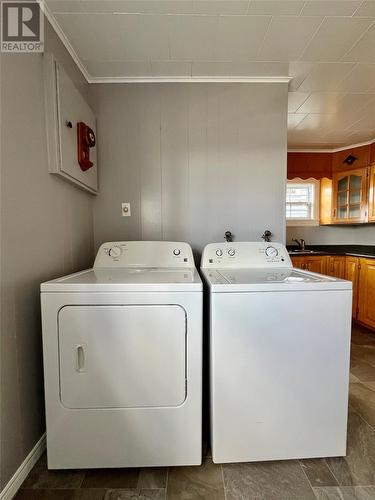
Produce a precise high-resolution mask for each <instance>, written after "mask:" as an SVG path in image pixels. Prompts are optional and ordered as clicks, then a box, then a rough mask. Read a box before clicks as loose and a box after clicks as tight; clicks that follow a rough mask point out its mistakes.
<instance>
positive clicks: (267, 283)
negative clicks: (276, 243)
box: [202, 268, 352, 292]
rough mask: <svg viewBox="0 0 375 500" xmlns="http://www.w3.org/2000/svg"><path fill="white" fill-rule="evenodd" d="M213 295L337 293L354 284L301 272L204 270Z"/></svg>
mask: <svg viewBox="0 0 375 500" xmlns="http://www.w3.org/2000/svg"><path fill="white" fill-rule="evenodd" d="M202 271H203V274H204V276H205V278H206V279H207V281H208V283H209V285H210V288H211V291H212V292H247V291H287V290H288V291H289V290H333V289H335V290H337V289H346V290H350V289H351V288H352V283H351V282H350V281H345V280H340V279H337V278H332V277H330V276H323V275H321V274H316V273H311V272H308V271H300V270H297V269H293V268H292V269H287V268H279V269H278V268H274V269H268V268H267V269H215V270H204V269H203V270H202Z"/></svg>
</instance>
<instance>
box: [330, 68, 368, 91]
mask: <svg viewBox="0 0 375 500" xmlns="http://www.w3.org/2000/svg"><path fill="white" fill-rule="evenodd" d="M337 90H340V91H344V92H345V91H346V92H367V91H371V90H372V91H375V64H365V63H357V64H356V65H355V66H354V67H353V69H352V71H351V72H350V73H349V75H347V77H346V78H344V80H342V81H341V82H340V83H339V85H338V86H337Z"/></svg>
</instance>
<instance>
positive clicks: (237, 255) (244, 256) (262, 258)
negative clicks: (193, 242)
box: [201, 241, 293, 269]
mask: <svg viewBox="0 0 375 500" xmlns="http://www.w3.org/2000/svg"><path fill="white" fill-rule="evenodd" d="M201 267H204V268H241V269H243V268H267V267H278V268H280V267H285V268H292V267H293V265H292V261H291V260H290V257H289V254H288V251H287V249H286V248H285V246H284V245H282V244H281V243H273V242H270V243H268V242H246V241H243V242H236V243H210V244H209V245H206V247H205V248H204V250H203V255H202V261H201Z"/></svg>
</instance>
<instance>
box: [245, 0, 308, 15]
mask: <svg viewBox="0 0 375 500" xmlns="http://www.w3.org/2000/svg"><path fill="white" fill-rule="evenodd" d="M303 4H304V0H302V1H300V0H290V1H285V0H267V1H265V0H251V1H250V3H249V10H248V12H247V13H248V14H249V15H251V16H264V15H272V16H298V15H299V13H300V12H301V10H302V7H303Z"/></svg>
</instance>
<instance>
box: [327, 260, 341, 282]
mask: <svg viewBox="0 0 375 500" xmlns="http://www.w3.org/2000/svg"><path fill="white" fill-rule="evenodd" d="M327 274H328V276H334V277H335V278H340V279H345V276H346V274H345V256H343V255H329V256H328V257H327Z"/></svg>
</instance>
